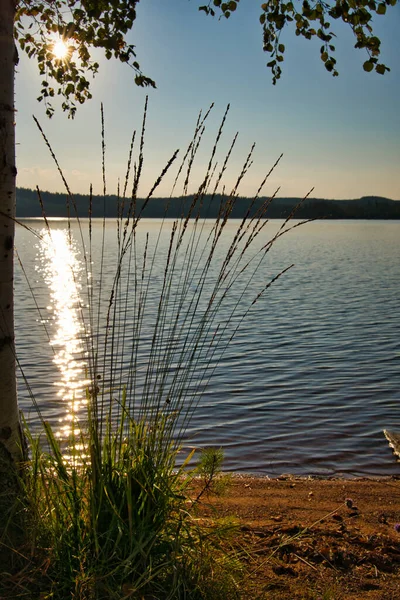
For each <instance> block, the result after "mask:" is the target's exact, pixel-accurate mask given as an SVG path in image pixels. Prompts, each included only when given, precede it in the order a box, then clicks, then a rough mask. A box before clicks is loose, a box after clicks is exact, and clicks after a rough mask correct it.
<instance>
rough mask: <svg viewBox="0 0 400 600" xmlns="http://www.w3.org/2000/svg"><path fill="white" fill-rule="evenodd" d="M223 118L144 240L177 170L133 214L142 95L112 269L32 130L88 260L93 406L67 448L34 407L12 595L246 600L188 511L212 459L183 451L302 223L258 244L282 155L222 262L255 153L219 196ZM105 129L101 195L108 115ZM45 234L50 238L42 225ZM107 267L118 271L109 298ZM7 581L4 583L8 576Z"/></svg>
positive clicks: (198, 137) (230, 564) (212, 471)
mask: <svg viewBox="0 0 400 600" xmlns="http://www.w3.org/2000/svg"><path fill="white" fill-rule="evenodd" d="M228 109H229V107H228ZM228 109H227V111H226V113H225V115H224V117H223V119H222V123H221V126H220V128H219V130H218V132H217V134H216V138H215V142H214V144H213V147H212V150H211V156H210V159H209V162H208V165H207V168H206V172H205V174H204V178H203V180H202V181H201V183H200V185H199V187H198V189H197V191H196V193H195V194H194V195H193V197H192V200H191V203H190V206H184V202H183V204H182V216H181V217H180V218H179V219H174V220H172V221H171V220H168V206H166V207H165V218H164V219H163V220H162V222H161V223H160V227H159V230H158V232H157V235H156V236H155V238H152V237H150V236H149V234H148V233H147V234H146V233H145V223H143V222H142V217H143V215H144V214H145V209H146V206H147V205H148V203H149V202H151V199H152V197H153V196H154V194H155V193H156V192H157V188H158V186H159V185H160V183H161V181H162V180H163V178H164V176H165V174H166V173H167V172H168V171H170V170H171V169H172V168H173V167H174V166H175V165H176V164H177V161H178V152H175V153H174V154H173V155H172V157H171V159H170V160H169V161H168V162H167V164H166V166H165V168H164V169H163V170H162V171H161V173H160V175H159V177H158V178H157V179H156V181H155V183H154V185H153V186H152V188H151V190H150V191H149V193H148V194H147V196H146V197H145V199H144V202H143V204H141V208H140V209H138V202H137V198H138V190H139V184H140V181H141V177H142V173H143V164H144V134H145V128H146V117H147V101H146V106H145V110H144V117H143V124H142V130H141V133H140V136H139V138H140V139H139V149H138V155H137V158H133V157H134V152H135V141H136V136H135V135H133V137H132V144H131V148H130V152H129V160H128V166H127V172H126V176H125V180H124V185H123V189H122V192H121V190H119V192H118V218H117V220H116V241H115V244H116V248H117V253H116V255H117V260H116V264H114V265H110V262H109V251H108V250H109V248H108V244H109V243H110V242H109V223H108V222H107V221H106V219H104V220H103V224H102V232H103V233H102V239H103V242H102V248H101V252H100V256H99V255H96V253H95V250H94V246H93V220H92V217H91V212H92V199H91V200H90V205H89V211H88V212H89V218H88V221H87V228H86V225H85V222H83V221H81V220H80V219H79V217H78V212H77V207H76V205H75V201H74V197H73V194H72V193H71V191H70V188H69V186H68V184H67V182H66V180H65V178H64V175H63V173H62V171H61V168H60V167H59V164H58V162H57V159H56V158H55V155H54V153H53V151H52V149H51V147H50V144H49V142H48V140H47V138H46V137H45V135H44V133H43V131H42V129H41V128H40V125H39V124H38V126H39V128H40V130H41V131H42V134H43V136H44V139H45V142H46V144H47V145H48V147H49V149H50V152H51V154H52V156H53V158H54V160H55V161H56V164H57V167H58V169H59V172H60V175H61V177H62V180H63V182H64V185H65V188H66V192H67V197H68V206H69V210H70V221H69V225H68V231H69V235H70V239H71V243H72V238H73V236H74V233H73V232H74V231H75V229H74V228H73V227H71V224H72V223H77V224H78V227H79V232H80V234H79V238H80V239H78V240H76V239H74V242H76V243H79V244H80V245H81V248H82V256H83V260H84V265H85V278H86V291H85V294H82V296H81V301H80V307H79V310H80V315H81V319H82V323H83V330H84V332H85V333H84V343H85V361H86V369H87V379H88V383H87V387H86V404H85V406H86V410H85V412H84V414H82V410H81V411H80V412H79V413H78V414H76V419H75V422H74V423H73V425H72V428H71V435H70V438H69V440H67V441H66V440H64V441H63V440H61V441H60V440H59V439H58V438H57V437H56V435H55V434H54V432H53V430H52V428H51V427H50V425H49V424H48V423H47V422H46V421H45V420H44V419H43V418H42V416H41V414H40V412H39V417H40V419H41V421H42V426H43V434H42V435H41V436H39V437H34V436H33V435H32V434H30V432H29V430H28V429H27V432H26V433H27V437H28V441H29V447H30V459H29V461H28V463H27V465H26V468H25V471H24V476H23V478H22V479H21V486H22V487H23V490H24V494H21V499H20V504H19V505H18V514H19V518H20V522H22V524H23V528H24V532H25V540H27V541H26V545H25V546H24V547H23V550H21V549H20V550H19V552H20V553H21V554H24V556H26V557H27V560H28V559H29V561H30V562H29V564H30V573H32V569H33V568H34V567H33V565H36V568H37V571H36V572H35V576H34V577H33V578H32V577H31V580H30V582H28V583H26V584H25V583H24V584H22V583H21V580H20V581H19V583H18V585H19V586H20V587H18V586H16V587H15V588H13V589H14V592H15V589H18V590H19V595H20V597H32V598H33V597H35V598H36V597H40V598H43V599H44V598H52V599H53V598H54V599H56V598H59V599H65V598H76V599H82V600H87V599H96V600H97V599H100V598H118V599H121V598H138V599H139V598H141V599H142V598H143V599H150V598H153V599H159V600H162V599H171V600H172V599H180V598H188V599H189V598H190V599H204V598H210V599H216V600H218V598H221V599H222V598H223V599H226V598H235V597H239V596H240V593H239V591H240V590H239V586H238V584H237V577H236V576H237V570H236V566H237V565H236V563H235V562H234V561H232V559H230V558H229V553H227V552H226V548H227V547H226V540H225V538H224V536H222V538H221V535H220V532H217V531H210V530H206V529H204V527H203V528H202V527H201V526H199V525H198V524H197V521H196V519H194V517H193V506H194V504H195V503H196V502H198V501H200V499H201V498H202V496H203V491H204V490H207V491H208V490H209V489H210V488H211V487H212V484H213V481H214V480H215V477H216V476H217V473H218V471H219V468H220V462H221V458H222V456H221V453H218V452H217V453H214V454H213V453H212V452H211V454H210V451H208V452H206V453H205V455H204V458H203V460H202V459H200V466H199V467H195V466H193V465H194V464H195V463H193V464H192V462H191V459H192V454H193V452H192V453H190V454H189V455H187V456H185V455H184V454H183V453H182V447H183V445H184V442H185V438H186V435H187V430H188V426H189V424H190V422H191V418H192V415H193V413H194V411H195V410H196V408H197V406H198V403H199V402H201V398H202V393H203V392H204V390H205V389H206V388H207V385H208V383H209V381H210V379H211V378H212V376H213V373H214V371H215V369H216V367H217V366H218V364H219V362H220V361H221V359H222V357H223V355H224V353H225V351H226V350H227V348H228V346H229V344H230V342H231V341H232V339H233V337H234V336H235V334H236V333H237V331H238V329H239V328H240V327H241V326H242V324H243V321H244V319H245V318H246V317H247V316H248V314H249V312H250V311H251V308H252V306H254V304H255V303H257V302H260V301H261V299H262V297H263V296H264V294H265V293H266V292H267V290H268V289H269V288H270V286H271V285H272V284H273V283H274V282H275V281H276V280H277V279H278V278H279V277H280V276H281V275H283V273H285V272H286V271H287V270H288V269H289V268H290V267H291V266H288V267H287V268H285V269H283V270H281V271H280V272H278V273H275V275H273V276H271V278H270V279H269V280H268V281H260V279H259V276H258V273H260V267H261V265H262V264H263V262H264V261H265V260H266V257H267V255H268V253H269V251H270V250H271V248H272V246H273V244H274V243H275V242H276V241H277V240H278V238H280V237H281V236H283V235H285V234H286V233H287V232H288V231H289V230H290V229H291V228H293V227H296V226H297V225H298V224H295V225H291V224H290V222H289V220H290V218H288V219H286V221H285V222H284V223H283V224H282V225H281V226H280V227H279V229H278V230H277V232H276V233H275V235H274V236H273V237H272V239H269V240H268V241H267V242H266V241H265V239H264V238H263V233H264V228H265V226H266V223H267V218H266V217H267V211H268V207H269V204H270V202H271V201H272V200H273V197H271V198H270V199H269V200H268V201H266V202H264V203H263V204H262V206H261V207H260V208H258V209H257V210H255V208H254V207H255V205H256V202H257V200H258V198H259V197H260V195H261V192H262V190H263V187H264V185H265V183H266V181H267V179H268V177H269V175H270V174H271V172H272V170H273V168H275V166H276V165H277V164H278V162H279V160H280V158H279V159H278V161H277V162H276V164H275V165H274V166H273V168H272V169H271V170H270V171H269V173H268V174H267V175H266V177H265V178H264V179H263V181H262V182H261V183H260V186H259V188H258V190H257V192H256V194H255V195H254V197H253V198H251V199H250V200H249V203H248V207H247V213H246V215H245V217H244V218H243V219H242V220H240V221H238V223H237V229H236V231H235V232H234V233H233V234H231V237H230V238H229V239H230V241H229V244H228V246H227V249H226V252H225V255H224V258H223V260H221V259H220V258H218V256H220V246H221V245H222V240H223V239H226V230H227V228H228V223H230V221H229V218H230V216H231V214H232V211H233V209H234V207H235V203H236V201H237V198H238V190H239V186H240V184H241V182H242V180H243V178H244V177H245V176H246V174H247V172H248V170H249V168H250V166H251V162H252V155H253V150H254V146H253V147H252V148H251V150H250V152H249V155H248V156H247V158H246V159H245V161H244V164H243V168H242V170H241V171H240V172H239V174H238V176H237V181H236V183H235V185H234V186H233V188H232V190H231V191H230V193H226V192H225V190H224V188H223V183H222V182H223V179H224V176H225V175H226V171H227V168H228V164H229V160H230V158H231V155H232V151H233V149H234V146H235V143H236V140H237V136H235V137H234V139H233V141H232V143H231V146H230V148H229V150H228V153H227V155H226V156H225V158H224V159H223V160H222V162H221V163H218V161H217V153H218V150H219V145H220V142H221V136H222V132H223V127H224V124H225V120H226V117H227V113H228ZM210 110H211V109H210ZM209 112H210V111H208V112H207V113H206V114H205V115H202V114H200V116H199V118H198V120H197V123H196V127H195V131H194V135H193V139H192V141H191V142H190V144H189V146H188V148H187V150H186V152H185V154H184V156H183V158H182V160H181V162H180V164H179V166H178V169H177V175H176V178H175V182H174V186H173V190H172V192H171V195H172V194H173V193H174V191H175V189H176V187H177V186H178V185H179V182H181V185H182V195H183V196H182V197H183V200H184V198H185V197H186V195H187V192H188V189H189V181H190V176H191V173H192V170H193V166H194V164H195V160H196V158H197V155H198V151H199V148H200V147H201V143H202V141H203V136H204V131H205V124H206V121H207V118H208V116H209ZM102 132H103V146H102V147H103V181H104V196H105V195H106V174H105V164H106V160H105V142H104V139H105V136H104V119H103V113H102ZM132 171H133V173H132ZM129 188H130V189H131V193H130V194H128V189H129ZM221 190H222V191H223V192H224V193H223V195H222V196H220V192H221ZM39 196H40V194H39ZM221 198H222V200H221ZM215 202H219V203H220V204H219V211H218V217H217V218H216V219H215V220H214V221H209V220H207V219H205V218H204V217H200V209H202V214H204V208H205V204H206V203H215ZM43 210H44V214H45V207H43ZM293 214H294V213H293ZM293 214H292V215H291V216H293ZM45 227H46V230H47V235H48V238H49V240H50V241H51V236H52V229H51V224H49V222H48V221H47V219H46V218H45ZM166 235H167V236H168V237H167V238H166ZM224 235H225V237H224ZM165 239H168V243H167V244H165ZM224 243H225V242H224ZM96 261H99V263H98V265H95V262H96ZM111 266H112V267H113V273H114V274H113V277H112V278H111V280H112V283H111V286H110V287H109V288H107V284H106V281H107V280H109V272H110V268H111ZM96 269H97V270H96ZM106 272H107V277H106V276H105V274H106ZM66 445H67V446H68V450H66ZM67 456H68V457H69V458H68V459H67V458H66V457H67ZM199 472H201V473H202V474H203V476H204V482H205V483H204V489H203V490H201V491H200V492H199V494H198V495H197V498H195V499H190V495H189V493H188V486H189V485H190V483H191V481H192V478H193V476H194V475H196V474H197V473H199ZM21 519H22V521H21ZM3 543H5V542H3ZM221 548H222V549H221ZM6 580H7V578H6V579H4V581H6ZM7 582H8V583H7V585H9V586H11V584H12V581H11V579H8V580H7ZM4 585H6V584H4ZM25 592H26V594H28V595H25V596H24V593H25ZM29 594H30V595H29ZM35 594H37V595H36V596H35ZM15 597H18V596H15Z"/></svg>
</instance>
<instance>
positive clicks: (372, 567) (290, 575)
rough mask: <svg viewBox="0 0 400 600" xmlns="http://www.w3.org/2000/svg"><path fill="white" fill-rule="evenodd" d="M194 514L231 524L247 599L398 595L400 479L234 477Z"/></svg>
mask: <svg viewBox="0 0 400 600" xmlns="http://www.w3.org/2000/svg"><path fill="white" fill-rule="evenodd" d="M200 515H201V516H202V517H203V518H204V519H206V520H208V519H209V520H210V522H220V521H225V520H226V519H228V520H229V519H230V520H232V521H233V522H235V523H236V524H237V525H238V527H239V534H237V537H236V541H235V542H234V544H235V545H236V546H235V547H236V548H238V547H242V549H243V551H244V558H243V560H244V564H245V568H246V571H247V576H246V582H247V583H246V586H247V592H246V594H247V597H248V598H260V599H261V598H270V599H274V600H275V599H276V600H277V599H279V600H293V599H297V598H304V599H305V600H342V599H343V600H344V599H346V600H356V599H357V600H360V599H366V600H367V599H368V600H369V599H373V600H378V599H379V600H398V599H399V598H400V577H399V575H400V531H397V530H396V525H397V524H400V478H399V479H396V478H382V479H376V478H375V479H368V478H357V479H317V478H312V477H310V478H307V477H292V476H290V475H287V476H281V477H278V478H277V479H269V478H268V477H252V476H242V475H235V476H232V478H231V481H230V484H229V487H228V489H227V491H226V493H225V495H224V496H223V497H221V498H218V497H215V496H212V495H210V496H208V497H207V498H205V501H204V503H203V505H202V507H201V510H200ZM399 529H400V525H399ZM247 552H248V554H247V556H246V553H247ZM245 597H246V596H245Z"/></svg>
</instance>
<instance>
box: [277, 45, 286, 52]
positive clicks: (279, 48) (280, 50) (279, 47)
mask: <svg viewBox="0 0 400 600" xmlns="http://www.w3.org/2000/svg"><path fill="white" fill-rule="evenodd" d="M278 50H279V52H281V53H283V52H285V45H284V44H279V46H278Z"/></svg>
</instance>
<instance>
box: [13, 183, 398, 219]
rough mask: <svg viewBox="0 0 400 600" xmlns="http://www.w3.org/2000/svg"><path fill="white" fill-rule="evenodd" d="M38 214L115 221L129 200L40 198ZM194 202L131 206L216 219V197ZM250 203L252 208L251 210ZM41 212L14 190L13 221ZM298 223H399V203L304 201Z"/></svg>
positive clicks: (276, 215) (288, 202)
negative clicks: (372, 221)
mask: <svg viewBox="0 0 400 600" xmlns="http://www.w3.org/2000/svg"><path fill="white" fill-rule="evenodd" d="M41 199H42V203H43V209H44V212H45V214H46V216H47V217H68V215H70V216H72V217H74V216H77V215H78V216H79V217H81V218H82V217H87V216H89V213H90V214H91V216H92V217H94V218H96V217H103V216H106V217H109V218H110V217H111V218H112V217H117V216H118V214H120V213H121V211H122V210H123V211H124V213H125V214H126V213H127V210H128V208H129V204H130V199H129V198H128V199H125V200H124V201H122V200H121V198H119V199H118V197H117V196H115V195H109V196H105V197H103V196H93V197H92V199H91V201H90V197H89V195H83V194H76V195H74V197H73V200H71V198H68V197H67V195H66V194H61V193H53V192H41ZM193 200H194V196H193V195H192V196H185V197H179V198H151V199H150V200H149V201H148V202H147V203H146V205H145V207H144V209H143V205H144V203H145V200H144V199H140V198H139V199H137V200H136V214H138V213H139V212H141V211H142V210H143V212H142V216H143V217H144V218H162V217H165V216H167V217H169V218H177V217H181V216H186V215H187V214H188V212H189V211H190V210H192V216H196V215H197V214H198V213H199V211H200V216H201V217H203V218H213V219H214V218H216V217H217V216H218V214H219V212H220V207H221V205H222V201H223V200H224V197H223V196H222V195H219V194H218V195H215V196H211V195H205V196H204V197H202V198H201V199H197V201H196V203H195V206H194V207H193V208H191V207H192V204H193ZM268 201H269V199H268V198H267V197H262V198H258V199H257V200H256V201H255V202H254V203H253V199H252V198H246V197H239V198H237V200H236V202H235V204H234V206H233V207H232V211H231V213H230V215H229V216H230V218H243V217H244V216H245V215H246V214H247V212H248V210H249V208H250V215H251V216H252V215H254V214H256V213H257V211H258V210H259V209H260V208H261V207H262V206H263V205H264V203H265V202H268ZM301 201H302V199H301V198H274V199H273V200H272V201H271V203H270V206H269V207H268V210H267V216H268V217H269V218H271V219H281V218H286V217H288V216H289V215H290V214H291V212H292V211H293V209H294V208H295V207H296V206H297V205H298V204H299V203H300V202H301ZM252 203H253V204H252ZM42 212H43V211H42V207H41V203H40V201H39V197H38V193H37V191H36V190H31V189H28V188H18V189H17V217H18V218H23V217H40V216H42ZM296 217H298V218H302V219H304V218H306V219H308V218H315V217H317V218H326V219H400V201H396V200H390V199H389V198H384V197H380V196H364V197H362V198H358V199H349V200H330V199H324V198H307V199H306V200H305V201H304V202H303V203H302V204H301V205H300V206H299V208H298V209H297V211H296Z"/></svg>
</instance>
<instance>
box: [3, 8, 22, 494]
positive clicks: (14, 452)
mask: <svg viewBox="0 0 400 600" xmlns="http://www.w3.org/2000/svg"><path fill="white" fill-rule="evenodd" d="M15 9H16V1H15V0H0V482H1V471H3V475H4V471H5V470H6V469H7V466H6V463H7V458H12V459H14V461H18V459H19V457H20V456H21V449H20V444H21V440H20V427H19V411H18V403H17V387H16V370H15V367H16V361H15V340H14V290H13V283H14V231H15V226H14V221H13V219H14V218H15V190H16V174H17V170H16V166H15V122H14V121H15V111H14V69H15V64H16V62H17V52H16V48H15V44H14V35H13V30H14V16H15ZM2 464H3V468H1V467H2ZM9 466H11V464H10V465H9ZM0 491H1V490H0Z"/></svg>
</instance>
